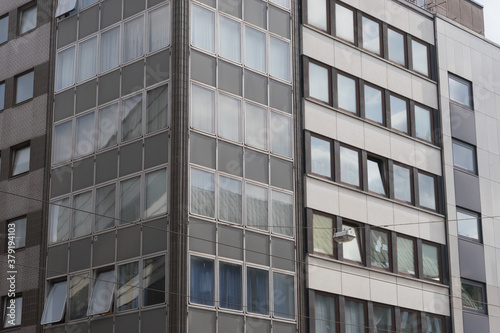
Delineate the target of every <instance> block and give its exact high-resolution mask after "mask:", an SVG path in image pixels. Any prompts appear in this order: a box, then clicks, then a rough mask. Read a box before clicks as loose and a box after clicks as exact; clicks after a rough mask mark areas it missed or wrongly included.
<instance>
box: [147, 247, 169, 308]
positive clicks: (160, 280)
mask: <svg viewBox="0 0 500 333" xmlns="http://www.w3.org/2000/svg"><path fill="white" fill-rule="evenodd" d="M142 276H143V278H142V287H143V288H144V289H143V290H142V305H143V306H148V305H154V304H161V303H165V257H164V256H159V257H155V258H150V259H145V260H144V267H143V271H142Z"/></svg>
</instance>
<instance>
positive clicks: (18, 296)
mask: <svg viewBox="0 0 500 333" xmlns="http://www.w3.org/2000/svg"><path fill="white" fill-rule="evenodd" d="M12 299H13V300H15V301H14V304H16V303H17V299H21V309H20V310H21V311H20V312H17V311H16V321H17V318H18V316H19V318H21V319H20V320H19V321H20V323H19V324H17V325H12V326H8V327H6V326H7V325H6V324H8V322H9V321H8V320H7V306H8V305H7V303H8V302H9V303H10V300H12ZM1 305H2V318H1V323H2V326H0V330H9V329H11V328H13V327H20V326H21V325H22V324H23V295H22V293H16V294H15V295H14V297H9V296H4V297H2V304H1ZM15 310H17V304H16V305H15Z"/></svg>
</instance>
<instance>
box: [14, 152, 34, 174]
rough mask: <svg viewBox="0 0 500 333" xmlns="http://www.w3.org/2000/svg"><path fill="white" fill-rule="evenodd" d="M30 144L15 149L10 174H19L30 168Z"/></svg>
mask: <svg viewBox="0 0 500 333" xmlns="http://www.w3.org/2000/svg"><path fill="white" fill-rule="evenodd" d="M30 152H31V149H30V146H27V147H22V148H18V149H15V150H14V152H13V154H12V155H13V156H12V159H13V160H14V162H13V163H12V176H16V175H20V174H22V173H25V172H28V171H29V170H30Z"/></svg>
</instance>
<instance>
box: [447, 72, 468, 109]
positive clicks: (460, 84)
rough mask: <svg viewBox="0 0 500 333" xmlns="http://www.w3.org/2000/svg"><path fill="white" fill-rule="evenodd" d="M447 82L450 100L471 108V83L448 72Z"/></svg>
mask: <svg viewBox="0 0 500 333" xmlns="http://www.w3.org/2000/svg"><path fill="white" fill-rule="evenodd" d="M448 84H449V89H450V100H452V101H453V102H457V103H459V104H462V105H464V106H466V107H468V108H470V109H472V83H471V82H470V81H467V80H464V79H462V78H460V77H458V76H455V75H451V74H450V76H449V79H448Z"/></svg>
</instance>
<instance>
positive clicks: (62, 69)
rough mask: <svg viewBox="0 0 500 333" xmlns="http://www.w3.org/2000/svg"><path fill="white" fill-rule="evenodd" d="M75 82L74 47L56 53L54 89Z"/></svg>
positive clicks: (62, 87) (59, 88)
mask: <svg viewBox="0 0 500 333" xmlns="http://www.w3.org/2000/svg"><path fill="white" fill-rule="evenodd" d="M73 83H75V47H74V46H72V47H70V48H69V49H66V50H64V51H60V52H59V53H57V65H56V90H61V89H64V88H66V87H69V86H70V85H72V84H73Z"/></svg>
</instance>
